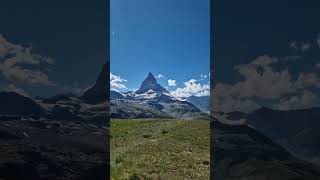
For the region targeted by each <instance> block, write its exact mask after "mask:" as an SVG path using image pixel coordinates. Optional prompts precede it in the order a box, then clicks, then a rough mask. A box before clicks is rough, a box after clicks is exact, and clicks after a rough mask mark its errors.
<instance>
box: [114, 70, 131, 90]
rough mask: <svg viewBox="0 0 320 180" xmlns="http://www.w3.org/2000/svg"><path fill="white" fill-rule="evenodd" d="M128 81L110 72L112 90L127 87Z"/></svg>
mask: <svg viewBox="0 0 320 180" xmlns="http://www.w3.org/2000/svg"><path fill="white" fill-rule="evenodd" d="M126 82H127V80H125V79H122V78H121V77H120V76H117V75H114V74H112V73H111V72H110V85H111V89H112V90H119V89H127V87H126Z"/></svg>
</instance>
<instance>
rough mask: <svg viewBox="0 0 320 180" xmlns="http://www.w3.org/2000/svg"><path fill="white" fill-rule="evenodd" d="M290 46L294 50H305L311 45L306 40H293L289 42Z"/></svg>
mask: <svg viewBox="0 0 320 180" xmlns="http://www.w3.org/2000/svg"><path fill="white" fill-rule="evenodd" d="M290 47H291V48H293V49H295V50H299V51H302V52H305V51H307V50H309V49H310V48H311V47H312V45H311V43H307V42H297V41H293V42H291V43H290Z"/></svg>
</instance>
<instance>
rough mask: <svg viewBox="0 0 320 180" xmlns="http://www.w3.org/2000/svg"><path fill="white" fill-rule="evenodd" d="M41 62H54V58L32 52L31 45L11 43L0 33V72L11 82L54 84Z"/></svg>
mask: <svg viewBox="0 0 320 180" xmlns="http://www.w3.org/2000/svg"><path fill="white" fill-rule="evenodd" d="M41 64H54V60H53V59H51V58H48V57H44V56H41V55H39V54H35V53H33V52H32V47H23V46H21V45H17V44H13V43H11V42H9V41H7V39H5V38H4V37H3V36H2V35H0V72H1V73H2V75H3V76H4V77H5V78H6V79H7V80H9V81H10V82H11V83H14V84H25V85H47V86H53V85H55V83H53V82H52V81H50V80H49V77H48V74H47V72H46V71H45V70H44V68H43V67H42V66H41Z"/></svg>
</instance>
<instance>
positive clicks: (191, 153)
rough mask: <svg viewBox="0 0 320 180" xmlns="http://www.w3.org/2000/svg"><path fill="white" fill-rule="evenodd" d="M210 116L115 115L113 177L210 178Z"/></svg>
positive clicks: (112, 146)
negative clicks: (124, 118)
mask: <svg viewBox="0 0 320 180" xmlns="http://www.w3.org/2000/svg"><path fill="white" fill-rule="evenodd" d="M209 126H210V125H209V121H207V120H169V119H134V120H132V119H130V120H123V119H121V120H120V119H113V120H112V121H111V131H110V132H111V142H110V143H111V144H110V146H111V147H110V149H111V150H110V152H111V160H110V163H111V179H113V180H121V179H129V180H138V179H170V180H174V179H199V180H201V179H209V174H210V170H209V167H210V127H209Z"/></svg>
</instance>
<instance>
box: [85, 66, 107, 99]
mask: <svg viewBox="0 0 320 180" xmlns="http://www.w3.org/2000/svg"><path fill="white" fill-rule="evenodd" d="M109 81H110V76H109V61H108V62H107V63H106V64H104V66H103V68H102V71H101V72H100V74H99V77H98V79H97V80H96V83H95V84H94V86H93V87H91V88H90V89H88V90H87V91H86V92H84V94H83V96H82V97H81V99H83V100H85V101H86V102H87V103H92V104H95V103H100V102H104V101H107V100H108V97H109V90H110V89H109Z"/></svg>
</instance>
